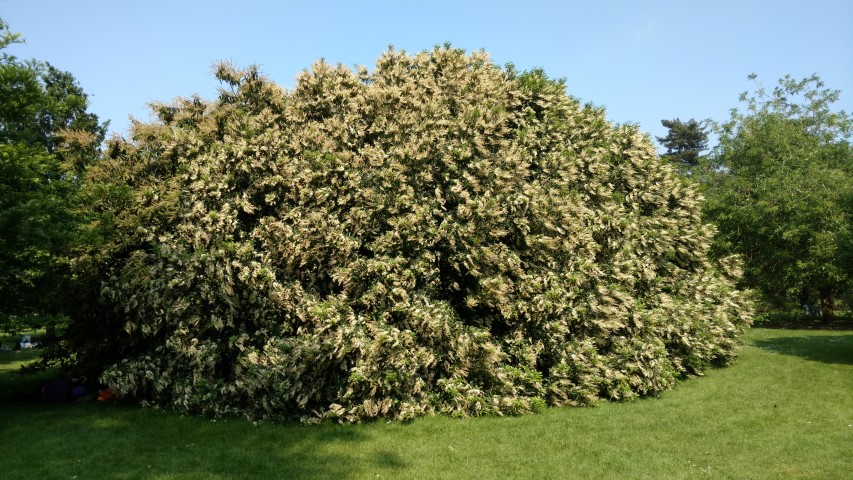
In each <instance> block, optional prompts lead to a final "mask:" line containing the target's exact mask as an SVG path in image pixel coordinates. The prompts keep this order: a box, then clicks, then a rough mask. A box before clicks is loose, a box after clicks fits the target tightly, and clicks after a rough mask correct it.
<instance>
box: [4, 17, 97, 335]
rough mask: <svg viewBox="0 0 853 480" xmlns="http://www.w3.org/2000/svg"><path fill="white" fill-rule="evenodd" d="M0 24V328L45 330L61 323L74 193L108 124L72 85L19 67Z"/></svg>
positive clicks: (50, 72) (33, 64) (50, 70)
mask: <svg viewBox="0 0 853 480" xmlns="http://www.w3.org/2000/svg"><path fill="white" fill-rule="evenodd" d="M20 42H21V40H20V35H19V34H12V33H10V31H9V29H8V25H7V24H6V23H5V22H3V21H2V20H0V50H2V54H0V328H2V329H6V330H17V329H22V328H31V327H36V326H50V325H52V324H54V323H55V322H56V319H57V318H59V317H61V316H62V313H63V311H64V298H65V296H64V294H63V293H64V292H66V291H67V289H68V281H69V279H70V270H69V255H70V251H71V249H72V247H73V245H74V243H75V238H76V235H77V233H76V232H77V230H78V229H77V226H78V224H79V222H80V217H79V216H78V215H77V214H76V213H75V201H76V200H75V198H76V192H77V191H78V187H79V184H80V180H81V175H82V174H83V172H84V170H85V168H86V166H87V165H88V164H89V163H91V162H92V161H93V160H94V159H95V158H97V155H98V151H99V148H100V144H101V142H102V141H103V139H104V135H105V133H106V124H102V123H100V122H99V121H98V118H97V116H95V115H94V114H92V113H89V112H87V111H86V109H87V106H88V100H87V96H86V94H85V93H84V92H83V90H82V89H81V88H80V86H79V85H78V84H77V82H76V81H75V79H74V77H73V76H72V75H71V74H70V73H68V72H63V71H61V70H59V69H57V68H55V67H53V66H51V65H50V64H47V63H42V62H38V61H34V60H28V61H20V60H18V59H17V58H15V57H14V56H11V55H9V54H8V53H7V52H6V51H5V48H6V47H8V46H9V45H11V44H13V43H20Z"/></svg>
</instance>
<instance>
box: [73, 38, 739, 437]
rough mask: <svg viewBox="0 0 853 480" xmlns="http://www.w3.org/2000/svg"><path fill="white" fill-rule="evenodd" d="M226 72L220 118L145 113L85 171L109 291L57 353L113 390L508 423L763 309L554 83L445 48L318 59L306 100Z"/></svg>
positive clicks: (351, 417)
mask: <svg viewBox="0 0 853 480" xmlns="http://www.w3.org/2000/svg"><path fill="white" fill-rule="evenodd" d="M216 74H217V78H219V80H220V81H222V82H223V83H224V85H225V88H224V89H223V91H222V92H221V95H220V97H219V98H218V100H216V101H215V102H212V103H208V102H204V101H202V100H199V99H197V98H193V99H179V100H177V101H175V102H174V103H173V104H158V105H155V106H154V107H153V108H154V111H155V112H156V114H157V116H158V117H159V122H155V123H150V124H144V123H136V124H135V125H134V128H133V132H132V138H131V139H130V140H129V141H121V140H116V141H114V142H113V143H112V144H111V145H110V146H109V153H108V157H107V158H106V159H105V160H104V161H103V162H101V163H100V164H99V165H98V166H97V167H96V168H94V169H93V170H92V171H91V172H90V177H89V182H88V184H87V190H86V191H87V194H88V195H90V198H91V204H92V205H93V208H94V210H93V212H95V214H94V215H95V216H93V217H92V219H91V224H90V230H91V232H95V233H97V232H100V235H101V236H100V237H99V238H102V241H101V242H99V245H98V246H97V248H93V249H92V250H91V251H90V252H85V253H84V254H82V255H80V256H79V257H78V258H77V259H76V263H75V265H76V267H77V271H78V275H80V277H81V278H87V279H90V282H89V285H92V284H94V283H92V282H96V284H97V288H96V289H89V290H88V291H81V292H80V298H81V302H80V309H79V312H78V314H77V316H76V319H77V322H76V324H75V325H73V326H72V327H71V329H70V330H69V332H70V334H69V337H68V342H69V344H68V345H69V347H70V348H72V350H74V351H76V352H77V355H78V360H80V361H81V362H95V363H97V362H109V364H110V366H109V368H108V369H107V371H106V373H104V375H103V377H102V378H103V379H104V380H105V381H106V382H108V383H109V384H110V385H111V386H112V387H113V388H114V389H116V390H118V391H119V392H121V393H124V394H129V395H135V396H138V397H141V398H143V399H145V400H146V401H148V402H152V403H154V404H158V405H163V406H172V407H175V408H177V409H179V410H182V411H188V412H196V413H203V414H210V415H229V414H245V415H248V416H250V417H252V418H272V419H277V418H290V417H300V418H303V419H318V418H326V419H336V420H341V421H358V420H362V419H368V418H374V417H388V418H395V419H410V418H413V417H416V416H418V415H423V414H427V413H434V412H439V413H446V414H453V415H479V414H517V413H523V412H528V411H531V410H533V409H535V408H537V407H538V406H541V405H544V404H548V405H586V404H589V403H591V402H593V401H595V400H596V399H597V398H608V399H625V398H633V397H636V396H638V395H647V394H652V393H655V392H659V391H661V390H664V389H666V388H669V387H670V386H672V385H673V383H674V382H675V381H676V379H678V378H680V377H683V376H685V375H691V374H698V373H700V372H701V371H702V370H703V369H705V368H706V367H708V366H709V365H713V364H725V363H726V362H728V361H729V360H731V359H732V357H733V355H734V352H733V350H734V348H735V345H736V335H737V333H738V332H739V331H740V330H742V328H743V327H744V326H745V325H747V324H748V322H749V318H750V314H749V311H750V307H749V304H748V302H747V301H746V300H745V298H744V296H743V294H742V293H741V292H739V291H737V290H735V289H734V287H733V283H734V280H736V278H737V277H738V275H739V273H738V272H737V267H736V266H735V262H734V260H731V259H728V260H726V261H724V262H722V263H719V264H717V263H712V262H710V261H709V260H708V257H707V255H706V254H707V252H708V248H709V245H710V242H711V238H712V234H713V230H712V228H711V227H709V226H707V225H703V224H702V223H701V221H700V212H699V206H698V201H699V199H698V197H697V194H696V193H695V192H694V190H693V189H692V188H690V187H687V186H685V185H684V184H683V183H682V182H681V181H680V180H679V179H678V178H677V176H676V175H675V174H674V172H673V169H672V167H671V166H668V165H666V164H665V163H664V162H662V161H661V160H660V159H659V158H658V156H657V155H656V153H655V150H654V148H653V146H652V145H651V143H650V141H649V139H648V138H647V137H645V136H644V135H643V134H641V133H640V132H638V130H637V128H636V127H634V126H613V125H611V124H609V123H608V122H607V121H606V120H605V117H604V112H603V110H602V109H600V108H596V107H593V106H591V105H581V104H580V103H579V102H578V101H577V100H576V99H574V98H572V97H570V96H568V95H566V93H565V85H564V84H563V83H562V82H558V81H552V80H549V79H548V78H547V77H546V76H545V75H544V74H543V73H542V72H541V71H533V72H528V73H522V74H519V73H517V72H516V71H514V69H512V68H507V69H501V68H499V67H497V66H495V65H494V64H492V63H491V62H490V61H489V59H488V57H487V55H486V54H485V53H482V52H477V53H473V54H471V55H466V54H465V53H464V52H463V51H461V50H455V49H450V48H446V47H445V48H436V49H435V50H433V51H431V52H423V53H420V54H417V55H414V56H412V55H409V54H406V53H404V52H398V51H394V50H389V51H388V52H386V53H385V54H383V55H382V56H381V57H380V58H379V60H378V61H377V63H376V67H375V69H374V70H373V71H372V72H368V71H367V70H366V69H364V68H358V69H357V70H356V71H352V70H350V69H348V68H345V67H342V66H332V65H329V64H327V63H323V62H320V63H317V64H315V65H314V66H313V67H312V69H311V71H306V72H304V73H303V74H301V75H300V76H299V78H298V81H297V84H296V87H295V88H294V90H292V91H286V90H284V89H282V88H280V87H279V86H277V85H275V84H274V83H272V82H270V81H268V80H267V79H265V78H263V77H262V76H261V75H260V74H259V73H258V71H257V70H256V69H254V68H250V69H248V70H245V71H238V70H235V69H234V68H232V67H230V66H227V65H221V66H219V67H218V69H217V72H216ZM95 233H93V235H94V236H97V235H95ZM84 283H85V282H84ZM95 329H97V331H98V332H99V335H100V336H106V337H107V338H109V341H108V342H106V343H104V342H91V341H89V342H87V341H85V338H86V335H85V332H92V331H94V330H95ZM75 335H76V336H75Z"/></svg>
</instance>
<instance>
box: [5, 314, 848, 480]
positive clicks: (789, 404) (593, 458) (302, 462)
mask: <svg viewBox="0 0 853 480" xmlns="http://www.w3.org/2000/svg"><path fill="white" fill-rule="evenodd" d="M746 342H747V344H746V346H745V347H744V348H743V350H742V352H741V356H740V358H739V359H738V360H737V362H736V363H735V364H734V365H733V366H731V367H730V368H726V369H720V370H714V371H711V372H709V373H708V374H707V375H706V376H705V377H702V378H694V379H690V380H688V381H685V382H683V383H681V384H679V385H678V387H677V388H676V389H675V390H673V391H670V392H666V393H664V394H663V395H662V396H661V397H660V398H657V399H645V400H640V401H636V402H630V403H621V404H609V403H604V404H600V405H598V406H597V407H594V408H587V409H572V408H559V409H558V408H554V409H547V410H545V411H544V412H543V413H541V414H538V415H529V416H523V417H515V418H472V419H464V420H460V419H453V418H444V417H432V418H424V419H419V420H416V421H414V422H412V423H409V424H390V423H372V424H366V425H320V426H304V425H294V424H288V425H267V424H260V425H255V424H253V423H251V422H247V421H244V420H228V421H225V422H223V421H218V422H213V421H211V420H209V419H207V420H206V419H200V418H189V417H182V416H180V415H177V414H174V413H163V412H160V411H155V410H150V409H149V410H144V409H139V408H136V407H134V406H131V405H122V404H115V403H113V404H103V403H98V402H91V403H85V404H61V405H56V404H54V405H48V404H36V403H27V402H17V403H15V402H5V403H3V404H2V405H0V414H1V415H0V452H2V454H3V456H2V462H0V465H1V466H0V477H2V478H4V479H16V478H65V479H84V478H100V479H105V478H107V479H109V478H156V479H202V478H211V479H219V478H223V479H224V478H354V479H361V478H364V479H368V478H369V479H376V478H386V479H388V478H394V479H397V478H401V479H405V478H412V479H420V478H454V479H456V478H462V479H464V478H472V479H473V478H536V479H540V478H543V479H544V478H575V479H583V478H595V479H600V478H632V479H634V478H650V479H651V478H654V479H658V478H667V479H669V478H674V479H678V478H732V479H790V478H795V479H796V478H803V479H805V478H814V479H836V478H838V479H840V478H850V477H849V475H850V472H853V455H851V454H853V395H852V394H853V332H850V331H833V332H825V331H791V330H765V329H754V330H752V331H751V332H750V333H749V334H748V336H747V339H746ZM7 355H12V354H2V355H0V382H2V383H0V385H5V386H8V385H19V384H21V383H19V382H20V381H21V378H20V377H16V378H11V377H10V376H11V375H12V373H11V367H12V366H14V364H16V363H18V361H17V360H12V361H10V360H8V358H10V357H7ZM4 388H5V387H4Z"/></svg>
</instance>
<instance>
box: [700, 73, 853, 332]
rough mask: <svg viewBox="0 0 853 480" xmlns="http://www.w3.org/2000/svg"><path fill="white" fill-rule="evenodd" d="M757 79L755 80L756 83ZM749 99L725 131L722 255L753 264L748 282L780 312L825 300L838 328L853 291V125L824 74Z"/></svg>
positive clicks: (720, 186)
mask: <svg viewBox="0 0 853 480" xmlns="http://www.w3.org/2000/svg"><path fill="white" fill-rule="evenodd" d="M750 79H752V80H755V76H754V75H753V76H750ZM757 85H758V89H757V91H755V92H753V93H752V94H750V93H748V92H747V93H744V94H742V95H741V101H742V102H745V103H746V106H747V110H746V112H743V113H741V112H739V111H737V110H735V111H733V113H732V118H731V119H730V120H729V121H728V122H726V123H723V124H722V125H719V126H718V127H717V132H718V133H719V135H720V144H719V146H718V147H717V149H716V150H715V152H714V155H715V157H716V161H717V162H718V163H719V164H720V165H721V166H722V167H723V169H722V171H721V172H720V173H719V175H718V179H717V180H718V181H717V182H716V183H715V186H714V187H713V188H709V189H708V191H707V197H708V201H707V203H706V205H705V213H706V215H707V218H709V219H710V220H712V221H713V222H714V223H716V224H717V226H718V228H719V230H720V235H719V236H718V238H717V242H716V249H717V250H718V251H720V252H725V253H726V254H728V253H731V252H737V253H740V254H742V255H743V257H744V259H745V262H746V267H745V269H746V272H745V277H744V281H745V282H746V283H747V284H748V285H749V286H751V287H755V288H757V289H759V290H760V291H761V292H763V293H764V296H765V299H767V300H769V301H770V302H771V303H773V304H775V305H776V306H781V305H784V304H785V303H786V302H788V304H790V303H793V302H797V303H799V304H811V303H814V302H815V300H819V302H820V305H821V310H822V313H823V316H824V317H825V318H826V319H831V318H832V317H833V315H834V310H835V299H836V298H837V297H838V296H839V294H844V293H845V292H849V289H850V287H851V274H853V269H851V261H850V260H851V257H850V245H851V243H850V242H851V225H853V208H851V206H852V204H851V201H850V197H851V192H853V155H851V148H850V143H849V138H850V134H851V126H852V125H853V124H851V117H850V116H849V115H848V114H846V113H845V112H843V111H840V112H833V111H832V109H831V106H832V104H833V103H834V102H835V101H836V100H837V99H838V96H839V93H840V92H838V91H837V90H829V89H826V88H824V84H823V82H822V81H821V80H820V78H819V77H818V76H816V75H813V76H810V77H808V78H805V79H802V80H796V79H794V78H792V77H790V76H786V77H785V78H783V79H781V80H780V81H779V83H778V85H777V86H776V87H775V88H774V89H773V90H772V91H767V90H766V89H764V88H763V87H762V86H761V85H760V84H758V83H757Z"/></svg>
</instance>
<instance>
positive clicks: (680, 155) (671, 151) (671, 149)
mask: <svg viewBox="0 0 853 480" xmlns="http://www.w3.org/2000/svg"><path fill="white" fill-rule="evenodd" d="M660 123H661V125H663V126H664V127H666V128H668V129H669V132H668V133H667V134H666V136H665V137H655V138H657V141H658V142H660V144H661V145H662V146H663V147H664V148H666V153H665V154H663V155H662V157H663V158H665V159H667V160H669V161H671V162H673V163H674V164H676V165H678V166H679V167H680V169H682V170H689V169H692V168H694V167H696V166H698V165H699V161H700V156H701V153H702V152H703V151H704V150H706V149H707V148H708V132H707V131H706V129H705V126H704V125H703V124H702V122H697V121H696V120H694V119H692V118H691V119H690V120H688V121H686V122H682V121H681V120H680V119H678V118H676V119H674V120H661V121H660Z"/></svg>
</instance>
